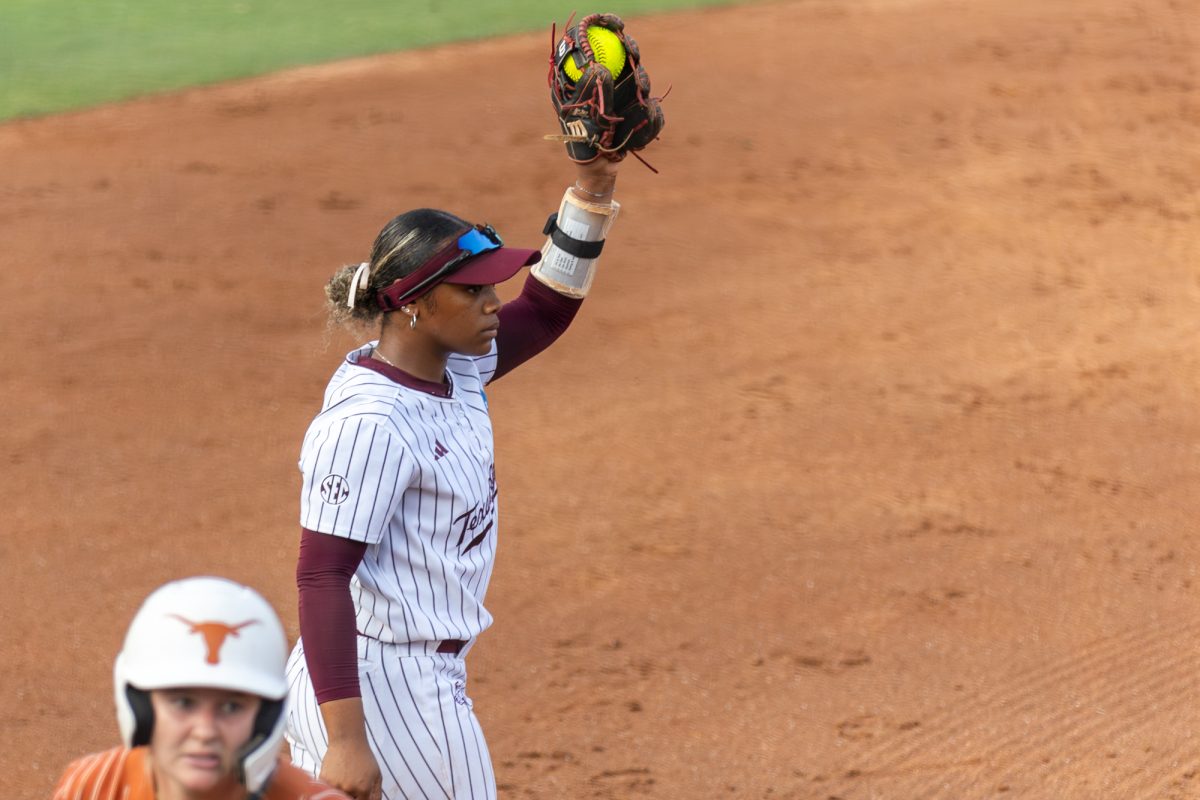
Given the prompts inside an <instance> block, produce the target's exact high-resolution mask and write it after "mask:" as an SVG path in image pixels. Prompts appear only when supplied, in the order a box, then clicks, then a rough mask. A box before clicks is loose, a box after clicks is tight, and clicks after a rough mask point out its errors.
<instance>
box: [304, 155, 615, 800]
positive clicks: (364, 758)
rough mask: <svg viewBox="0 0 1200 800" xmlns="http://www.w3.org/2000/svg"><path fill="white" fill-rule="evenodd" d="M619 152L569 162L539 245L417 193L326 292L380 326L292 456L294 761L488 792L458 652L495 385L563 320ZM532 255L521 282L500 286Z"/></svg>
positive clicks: (488, 481)
mask: <svg viewBox="0 0 1200 800" xmlns="http://www.w3.org/2000/svg"><path fill="white" fill-rule="evenodd" d="M618 166H619V165H618V163H616V162H613V161H609V160H606V159H598V160H597V161H594V162H592V163H589V164H580V165H577V170H578V172H577V175H578V179H577V181H576V182H575V184H574V185H573V186H572V187H570V188H568V190H567V191H566V193H565V195H564V198H563V201H562V203H561V205H560V207H559V211H558V213H557V214H556V215H554V216H552V217H551V219H550V221H549V222H548V223H547V225H546V227H545V229H544V232H545V233H547V235H548V237H547V239H546V242H545V244H544V246H543V247H542V250H541V252H540V253H539V252H538V251H536V250H524V249H520V248H512V247H506V246H504V244H503V243H502V241H501V239H500V237H499V235H498V234H496V232H495V231H494V230H492V229H491V228H490V227H488V226H480V225H471V224H469V223H467V222H465V221H463V220H461V219H459V218H458V217H455V216H453V215H451V214H447V213H445V212H442V211H434V210H431V209H418V210H415V211H410V212H408V213H405V214H401V215H400V216H398V217H396V218H395V219H393V220H392V221H391V222H389V223H388V224H387V226H385V227H384V228H383V230H382V231H381V232H380V234H379V236H378V237H377V238H376V240H375V244H374V247H373V249H372V251H371V257H370V260H369V261H366V262H363V263H362V264H359V265H357V266H349V267H345V268H343V269H342V270H341V271H339V272H338V273H337V274H335V275H334V276H333V278H332V279H331V280H330V281H329V284H328V286H327V287H326V294H327V297H328V300H329V308H330V310H331V315H332V319H333V321H335V322H339V323H342V322H348V321H353V322H360V323H366V324H370V325H378V338H377V339H376V340H374V341H371V342H369V343H367V344H365V345H363V346H362V347H359V348H358V349H356V350H354V351H353V352H351V353H350V354H349V355H347V357H346V360H345V361H344V362H343V363H342V364H341V366H340V367H339V368H338V369H337V371H336V372H335V374H334V375H333V378H332V380H331V381H330V383H329V385H328V387H327V389H326V391H325V398H324V404H323V406H322V408H321V411H320V413H319V414H318V415H317V416H316V418H315V419H314V420H313V422H312V424H311V425H310V427H309V429H308V432H307V434H306V435H305V438H304V443H303V446H302V449H301V455H300V471H301V474H302V490H301V501H300V520H301V526H302V529H303V530H302V534H301V543H300V555H299V564H298V568H297V583H298V586H299V596H300V633H301V638H300V641H299V642H297V644H296V647H295V648H294V650H293V651H292V656H291V658H290V659H289V662H288V679H289V685H290V696H291V700H292V702H291V704H290V710H289V713H288V724H287V737H288V741H289V744H290V745H291V748H292V759H293V761H294V763H295V764H297V765H298V766H301V767H303V768H304V769H306V770H308V771H309V772H310V773H312V774H313V775H320V776H321V778H322V779H323V780H325V781H326V782H328V783H329V784H330V785H333V786H336V787H338V788H341V789H342V790H343V791H346V792H347V793H348V794H351V795H353V796H355V797H357V798H363V799H364V800H365V798H369V797H372V796H374V795H375V793H377V792H380V791H381V792H382V795H383V797H384V798H386V799H387V800H399V798H410V797H415V798H439V799H440V798H493V797H495V795H496V782H495V777H494V775H493V773H492V765H491V760H490V758H489V756H488V750H487V745H486V743H485V741H484V737H483V733H482V731H481V730H480V727H479V723H478V721H477V720H476V718H475V714H474V712H473V710H472V702H471V699H470V696H469V695H468V693H467V672H466V666H465V662H464V657H465V656H466V654H467V652H468V651H469V650H470V649H471V647H472V645H473V644H474V643H475V641H476V639H477V638H478V636H479V635H480V634H481V633H482V632H483V631H484V630H486V629H487V627H488V626H489V625H490V624H491V622H492V616H491V614H489V613H488V610H487V608H486V607H485V606H484V596H485V594H486V592H487V587H488V581H489V579H490V578H491V574H492V566H493V562H494V558H495V553H496V542H497V538H498V530H499V526H498V503H497V499H498V490H497V486H496V470H495V464H494V456H493V451H492V424H491V420H490V419H489V416H488V405H487V396H486V394H485V392H484V387H485V386H486V385H487V384H488V383H489V382H491V381H493V380H496V379H497V378H499V377H501V376H502V375H504V374H506V373H507V372H509V371H510V370H512V369H513V368H515V367H517V366H518V365H520V364H521V363H523V362H524V361H526V360H528V359H529V358H531V357H532V356H534V355H536V354H537V353H538V352H540V351H541V350H543V349H545V348H546V347H547V346H548V345H549V344H550V343H551V342H553V341H554V340H555V339H556V338H557V337H558V336H559V335H560V334H561V333H562V332H563V331H564V330H565V329H566V328H567V326H568V325H569V324H570V322H571V320H572V319H573V317H574V316H575V313H576V311H577V310H578V308H579V306H580V304H581V302H582V299H583V297H584V296H585V295H586V294H587V291H588V288H589V287H590V285H591V282H592V274H593V269H594V267H595V264H596V260H597V258H598V256H599V255H600V250H601V248H602V246H603V241H604V237H605V235H606V234H607V232H608V229H609V227H610V225H611V224H612V222H613V220H614V219H615V217H616V215H617V212H618V210H619V205H618V204H617V203H616V202H614V201H613V199H612V194H613V187H614V184H615V182H616V175H617V169H618ZM528 265H532V270H531V272H530V276H529V277H528V278H527V279H526V281H525V284H524V288H523V291H522V292H521V294H520V296H518V297H517V298H516V299H514V300H513V301H512V302H510V303H508V304H505V305H503V306H502V305H501V303H500V301H499V299H498V297H497V295H496V291H495V284H497V283H500V282H502V281H505V280H507V279H509V278H511V277H512V276H513V275H514V274H516V272H517V271H518V270H520V268H521V267H523V266H528Z"/></svg>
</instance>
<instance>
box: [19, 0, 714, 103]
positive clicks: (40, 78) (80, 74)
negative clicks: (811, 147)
mask: <svg viewBox="0 0 1200 800" xmlns="http://www.w3.org/2000/svg"><path fill="white" fill-rule="evenodd" d="M728 2H731V0H640V1H639V0H612V1H611V2H607V3H606V4H605V5H603V6H601V7H598V8H595V9H593V8H592V7H589V6H582V7H580V6H578V5H573V4H571V3H550V2H547V0H444V1H443V2H438V0H393V2H385V0H191V2H187V1H186V0H0V120H3V119H11V118H14V117H25V116H36V115H41V114H48V113H52V112H56V111H63V110H67V109H73V108H79V107H83V106H90V105H96V104H99V103H105V102H110V101H114V100H121V99H125V98H129V97H134V96H137V95H142V94H147V93H151V92H160V91H166V90H170V89H177V88H181V87H185V86H192V85H197V84H206V83H214V82H218V81H224V80H229V79H232V78H242V77H247V76H251V75H260V74H263V73H266V72H271V71H274V70H278V69H282V68H286V67H292V66H298V65H301V64H312V63H320V62H326V61H335V60H338V59H342V58H349V57H353V56H362V55H370V54H375V53H385V52H392V51H396V50H406V49H410V48H414V47H422V46H426V45H431V44H438V43H442V42H448V41H454V40H461V39H477V38H485V37H492V36H499V35H503V34H508V33H515V32H520V31H531V30H539V29H545V30H546V31H547V36H548V35H549V34H548V31H549V27H550V23H551V22H555V21H557V22H558V23H559V24H560V27H561V23H562V22H563V21H565V19H566V17H567V16H568V15H569V14H570V13H571V12H572V11H579V12H580V13H585V12H590V11H592V10H603V11H610V12H613V13H617V14H622V15H625V16H628V15H632V14H637V13H646V12H650V11H663V10H669V9H679V8H691V7H698V6H710V5H721V4H726V3H728Z"/></svg>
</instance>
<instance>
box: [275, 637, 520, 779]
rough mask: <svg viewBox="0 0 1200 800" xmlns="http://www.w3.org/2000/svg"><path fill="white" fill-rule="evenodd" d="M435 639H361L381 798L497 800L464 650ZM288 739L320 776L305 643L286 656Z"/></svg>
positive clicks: (300, 763) (324, 744)
mask: <svg viewBox="0 0 1200 800" xmlns="http://www.w3.org/2000/svg"><path fill="white" fill-rule="evenodd" d="M436 647H437V642H432V643H425V642H418V643H413V644H394V645H393V644H384V643H381V642H378V641H375V640H373V639H367V638H365V637H363V636H359V637H358V677H359V683H360V688H361V690H362V701H363V713H364V715H365V717H366V722H367V741H368V742H369V743H370V745H371V750H372V751H373V752H374V753H375V760H376V761H378V762H379V769H380V772H381V773H382V776H383V797H384V800H402V798H403V799H404V800H407V799H408V798H419V799H420V800H447V799H448V800H466V799H467V798H470V800H494V798H495V797H496V776H495V774H494V773H493V772H492V760H491V757H490V756H489V755H488V749H487V743H486V742H485V741H484V738H483V731H482V730H481V729H480V727H479V721H478V720H477V719H475V712H474V711H472V710H471V699H470V698H469V697H468V696H467V692H466V684H467V667H466V662H465V661H464V660H463V654H459V655H449V654H443V653H437V652H434V650H435V649H436ZM287 672H288V686H289V689H288V712H287V741H288V744H289V745H290V746H291V750H292V762H293V763H294V764H295V765H296V766H297V767H299V768H300V769H303V770H306V771H307V772H308V773H309V774H311V775H312V776H313V777H316V776H317V775H318V773H319V772H320V770H321V761H322V759H324V758H325V751H326V749H327V748H328V746H329V736H328V734H327V733H326V731H325V722H324V719H323V718H322V717H321V711H320V708H319V706H318V705H317V699H316V696H315V695H314V694H313V689H312V681H311V680H310V679H309V674H308V665H307V663H305V660H304V643H303V641H298V642H296V646H295V648H293V650H292V654H291V657H290V658H289V659H288V667H287Z"/></svg>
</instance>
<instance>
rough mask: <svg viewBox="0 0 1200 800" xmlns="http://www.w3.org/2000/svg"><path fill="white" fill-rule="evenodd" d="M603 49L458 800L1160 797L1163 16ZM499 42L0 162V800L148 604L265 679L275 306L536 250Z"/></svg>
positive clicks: (1192, 425) (1181, 786)
mask: <svg viewBox="0 0 1200 800" xmlns="http://www.w3.org/2000/svg"><path fill="white" fill-rule="evenodd" d="M630 28H631V30H632V31H633V33H634V35H635V36H637V37H638V39H639V40H640V41H641V43H642V45H643V49H644V50H645V52H646V53H647V64H648V66H649V67H650V69H651V74H652V75H653V77H654V78H655V81H656V84H657V86H656V88H659V89H665V87H666V86H667V85H668V84H673V85H674V89H673V91H672V92H671V95H670V97H669V98H668V100H667V101H666V109H667V114H668V118H667V128H666V131H665V133H664V137H663V141H661V142H660V143H658V144H657V145H656V146H655V147H654V148H652V149H651V150H649V151H647V157H648V159H649V160H650V161H651V162H652V163H653V164H654V165H655V166H656V167H657V168H658V169H659V170H660V174H658V175H654V174H652V173H650V172H649V171H648V170H645V169H643V168H641V167H640V165H637V164H636V163H631V164H630V165H629V167H628V169H626V170H625V172H624V175H623V176H622V179H621V186H620V189H619V197H620V199H621V200H622V201H623V203H624V205H625V210H624V212H623V214H622V219H621V220H620V222H619V223H618V225H617V227H616V229H615V230H614V233H613V238H612V241H611V245H610V248H609V249H607V250H606V251H605V257H604V263H603V273H602V274H601V276H600V278H599V279H598V281H597V286H596V289H595V291H594V294H593V297H591V298H590V299H589V300H588V302H587V304H586V305H585V306H584V309H583V311H582V312H581V315H580V317H579V319H578V320H577V322H576V323H575V325H574V326H573V327H572V329H571V330H570V331H569V332H568V333H567V335H566V337H565V338H564V340H563V341H561V342H560V343H559V344H558V345H557V346H556V347H554V348H552V349H551V350H550V351H549V352H547V353H546V354H545V355H544V356H542V357H540V358H539V359H538V360H537V361H535V362H534V363H532V364H531V365H529V366H527V367H525V368H523V369H521V370H519V371H517V372H516V373H514V374H513V375H511V376H510V377H507V378H505V379H504V380H502V381H500V382H498V383H497V384H496V385H495V387H494V388H493V389H492V391H491V393H490V399H491V404H492V410H493V419H494V421H495V425H496V436H497V451H498V467H497V469H498V474H499V482H500V486H501V495H500V496H501V505H502V507H503V515H502V517H503V532H502V537H501V538H502V543H501V545H500V557H499V561H498V565H497V571H496V577H495V580H494V582H493V585H492V589H491V592H490V595H489V600H490V603H489V605H490V607H491V608H492V610H493V611H494V613H495V614H496V617H497V623H496V625H495V626H494V628H493V629H492V630H491V631H489V632H488V633H487V634H486V635H485V637H484V638H483V639H482V640H481V643H480V645H479V646H478V647H477V648H476V649H475V650H474V652H473V653H472V656H471V659H470V668H471V671H472V694H473V696H474V698H475V701H476V709H477V711H478V713H479V716H480V718H481V720H482V722H483V724H484V728H485V730H486V732H487V733H488V736H489V740H490V744H491V748H492V753H493V757H494V759H495V762H496V766H497V774H498V780H499V783H500V785H501V787H502V795H503V796H505V797H511V798H525V797H532V798H566V797H611V798H625V797H654V798H683V797H690V798H715V797H737V798H742V797H746V798H767V797H770V798H813V799H814V800H828V799H829V798H835V797H836V798H843V800H852V799H855V800H857V799H858V798H862V799H864V800H865V798H895V799H896V800H921V799H923V798H934V797H938V798H948V799H952V800H958V799H960V798H961V799H967V798H985V797H986V798H993V797H1021V798H1080V799H1081V800H1082V799H1084V798H1087V799H1089V800H1091V799H1093V798H1121V799H1122V800H1124V799H1125V798H1146V799H1147V800H1149V799H1150V798H1197V797H1200V671H1198V670H1197V666H1198V665H1200V646H1198V642H1200V638H1198V635H1200V616H1198V614H1197V611H1198V608H1197V605H1198V604H1197V591H1198V589H1200V584H1198V583H1197V576H1196V565H1197V560H1198V558H1197V557H1198V555H1200V552H1198V547H1197V543H1196V538H1195V535H1194V534H1195V531H1196V527H1197V526H1196V519H1197V518H1198V514H1200V502H1198V497H1200V495H1198V493H1197V491H1196V488H1195V487H1196V486H1197V485H1198V483H1200V466H1198V461H1200V412H1198V411H1197V390H1198V389H1200V357H1198V348H1197V333H1198V332H1200V279H1198V277H1197V276H1198V272H1197V265H1198V264H1200V236H1198V234H1197V225H1198V224H1200V145H1198V144H1197V142H1198V141H1200V89H1198V86H1200V49H1198V48H1200V2H1197V0H1141V1H1140V2H1134V0H1059V1H1058V2H1054V3H1047V2H1045V0H972V2H965V0H960V1H959V2H955V1H954V0H912V1H909V2H903V1H901V0H877V1H876V2H850V1H849V0H848V1H847V2H822V1H820V0H817V1H815V2H788V3H780V4H768V5H761V6H756V7H753V8H747V9H741V10H738V9H726V10H719V11H706V12H698V13H692V14H685V15H675V16H662V17H645V18H641V19H633V20H630ZM713 30H719V31H722V32H723V39H722V40H723V43H724V45H725V46H727V47H728V49H727V50H724V51H723V52H722V55H721V58H719V59H714V58H713V49H711V48H710V49H699V50H698V49H696V48H695V46H694V43H695V42H696V41H711V35H710V34H709V33H707V32H708V31H713ZM548 38H549V37H548V33H547V34H536V35H529V36H522V37H519V38H514V39H507V40H503V41H495V42H489V43H484V44H474V45H462V46H454V47H448V48H441V49H438V50H435V51H429V52H421V53H410V54H404V55H397V56H394V57H387V58H381V59H374V60H369V61H357V62H351V63H347V64H342V65H336V66H331V67H325V68H319V69H306V70H299V71H294V72H289V73H286V74H281V75H277V76H272V77H268V78H266V79H262V80H255V81H249V82H242V83H237V84H232V85H225V86H219V87H214V88H207V89H201V90H195V91H190V92H186V93H183V94H179V95H173V96H167V97H159V98H153V99H148V100H144V101H138V102H133V103H127V104H122V105H119V106H112V107H107V108H101V109H97V110H93V111H88V112H84V113H79V114H72V115H65V116H59V117H53V118H47V119H42V120H33V121H25V122H17V123H11V124H8V125H4V126H0V165H2V167H0V231H2V233H3V247H2V248H0V291H2V293H3V296H4V297H5V298H6V300H5V302H4V314H3V326H4V331H5V335H4V336H3V338H2V340H0V348H2V350H0V354H2V355H0V380H2V382H3V385H4V387H5V393H6V398H7V399H6V402H5V403H4V404H3V406H2V407H0V423H2V428H3V430H4V432H5V442H6V447H5V448H4V449H5V451H6V453H5V458H6V462H5V466H4V471H3V477H4V484H5V487H6V490H7V492H6V494H7V496H8V498H9V503H8V511H7V513H6V515H5V523H4V525H3V529H4V535H3V537H2V538H0V559H2V563H3V592H4V594H3V606H4V613H3V619H4V637H3V638H4V642H5V644H4V650H3V657H2V660H0V664H2V669H0V672H2V674H3V681H2V682H0V686H2V687H3V688H2V689H0V691H2V692H3V695H0V696H2V697H3V698H4V700H5V702H4V705H5V708H6V714H5V719H4V720H3V722H2V723H0V752H3V753H4V754H5V756H4V760H5V764H6V767H5V770H4V772H5V774H4V777H3V778H2V779H0V788H2V789H3V794H4V795H5V796H7V797H11V798H16V799H17V800H24V799H28V800H32V799H33V798H42V797H46V796H47V794H48V791H49V788H50V785H51V783H52V782H53V780H54V778H55V777H56V776H57V774H58V772H59V771H60V770H61V769H62V767H63V766H64V765H65V763H66V762H67V760H69V759H70V758H71V757H73V756H75V755H78V754H81V753H83V752H85V751H90V750H95V749H99V748H103V747H107V746H110V745H112V744H113V743H114V742H115V738H116V726H115V722H114V720H113V715H112V709H111V698H110V691H111V690H110V668H111V659H112V657H113V655H114V654H115V652H116V649H117V647H118V643H119V638H120V636H121V634H122V632H123V629H124V627H125V625H126V624H127V623H128V621H129V618H130V616H131V614H132V611H133V608H134V607H135V605H136V603H137V602H138V601H140V599H141V598H142V597H143V596H144V595H145V594H146V593H147V592H148V591H149V590H150V589H151V588H152V587H154V586H156V585H157V584H159V583H161V582H163V581H164V580H167V579H169V578H174V577H179V576H183V575H188V574H195V573H203V572H212V573H219V574H224V575H228V576H230V577H233V578H236V579H239V580H244V581H247V582H250V583H252V584H254V585H255V586H258V587H259V588H261V589H262V590H263V591H264V593H266V594H267V595H268V597H269V598H270V599H271V600H272V601H273V602H275V603H276V605H277V606H278V607H279V608H280V609H281V611H282V613H283V616H284V618H285V621H286V622H287V623H288V625H289V631H290V633H291V634H292V635H295V590H294V585H293V578H292V576H293V571H294V558H295V548H296V543H297V536H298V529H297V522H296V520H297V514H298V511H297V496H298V473H297V471H296V458H297V455H298V450H299V444H300V438H301V436H302V433H303V430H304V427H305V426H306V424H307V422H308V420H309V419H310V417H311V415H312V414H313V413H314V410H315V409H316V408H317V406H318V404H319V399H320V393H321V389H322V387H323V386H324V383H325V381H326V379H327V376H328V374H329V373H330V371H331V370H332V369H333V368H334V366H335V365H336V363H337V362H338V360H339V359H340V358H341V356H342V354H343V353H344V352H345V351H346V350H348V349H350V348H351V347H352V346H353V345H354V344H355V340H354V339H353V337H350V336H347V335H345V334H342V333H336V334H334V335H332V336H330V335H328V334H327V332H326V330H325V328H324V318H323V313H322V308H321V286H322V285H323V282H324V280H325V278H326V277H327V276H328V275H329V274H330V273H331V272H332V271H333V270H334V268H336V267H337V266H339V265H341V264H342V263H348V262H355V261H358V260H360V259H361V258H362V257H363V256H364V254H365V252H366V248H368V247H369V244H370V242H371V240H372V238H373V237H374V235H375V233H376V231H377V230H378V228H379V227H380V226H381V225H382V223H383V222H384V221H386V220H387V219H388V218H389V217H390V216H392V215H393V214H394V213H397V212H398V211H400V210H403V209H406V208H410V207H414V206H421V205H432V206H439V207H445V208H447V209H449V210H452V211H455V212H457V213H460V214H462V215H464V216H466V217H468V218H477V219H486V220H488V221H490V222H492V223H493V224H494V225H496V227H497V228H498V229H499V230H501V231H502V232H503V233H504V234H505V236H506V238H508V239H509V240H510V241H512V242H513V243H516V244H525V245H536V244H537V242H539V241H540V234H539V230H540V228H541V224H542V222H543V221H544V219H545V216H546V214H547V213H549V211H551V210H553V208H554V207H555V205H556V204H557V202H558V197H559V196H560V193H561V191H562V189H563V187H564V186H565V182H566V180H567V177H568V175H569V170H568V169H567V166H566V163H565V160H564V159H563V157H562V156H561V154H560V151H559V149H558V146H557V145H552V144H547V143H544V142H542V141H541V140H540V137H541V134H543V133H545V132H548V131H549V130H550V127H551V121H552V118H551V116H550V110H549V103H548V101H547V99H546V96H545V90H544V74H543V64H544V57H545V54H546V50H547V47H548ZM481 64H485V65H486V69H484V70H481V69H480V65H481ZM481 72H482V75H481ZM515 284H516V282H513V284H512V285H507V286H505V287H503V289H504V292H505V293H506V294H507V295H511V293H512V292H513V290H514V289H515ZM564 415H569V416H573V417H576V418H577V419H578V420H579V424H578V425H564V424H561V420H562V419H563V418H564ZM14 498H15V500H16V502H15V503H13V502H12V500H13V499H14Z"/></svg>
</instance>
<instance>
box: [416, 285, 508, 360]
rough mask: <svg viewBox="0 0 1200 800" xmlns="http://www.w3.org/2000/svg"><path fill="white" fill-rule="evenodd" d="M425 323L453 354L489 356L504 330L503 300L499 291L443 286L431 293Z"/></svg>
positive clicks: (485, 288)
mask: <svg viewBox="0 0 1200 800" xmlns="http://www.w3.org/2000/svg"><path fill="white" fill-rule="evenodd" d="M429 300H430V301H431V302H429V303H428V304H427V306H426V310H427V311H428V313H427V314H424V315H422V317H421V319H420V321H418V322H417V326H418V328H419V327H420V326H421V325H422V324H423V323H424V324H426V325H427V326H428V328H427V330H428V333H429V335H430V336H431V337H432V338H433V339H434V341H435V342H436V343H437V345H438V346H439V347H440V348H441V349H442V350H445V351H447V352H450V353H462V354H464V355H469V356H482V355H486V354H487V352H488V350H489V349H491V346H492V340H494V339H495V338H496V332H497V331H498V330H499V329H500V317H499V316H498V312H499V311H500V297H499V296H498V295H497V294H496V287H495V286H492V285H487V286H463V285H459V284H456V283H443V284H441V285H440V286H438V287H437V288H435V289H434V290H433V291H432V292H430V297H429Z"/></svg>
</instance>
